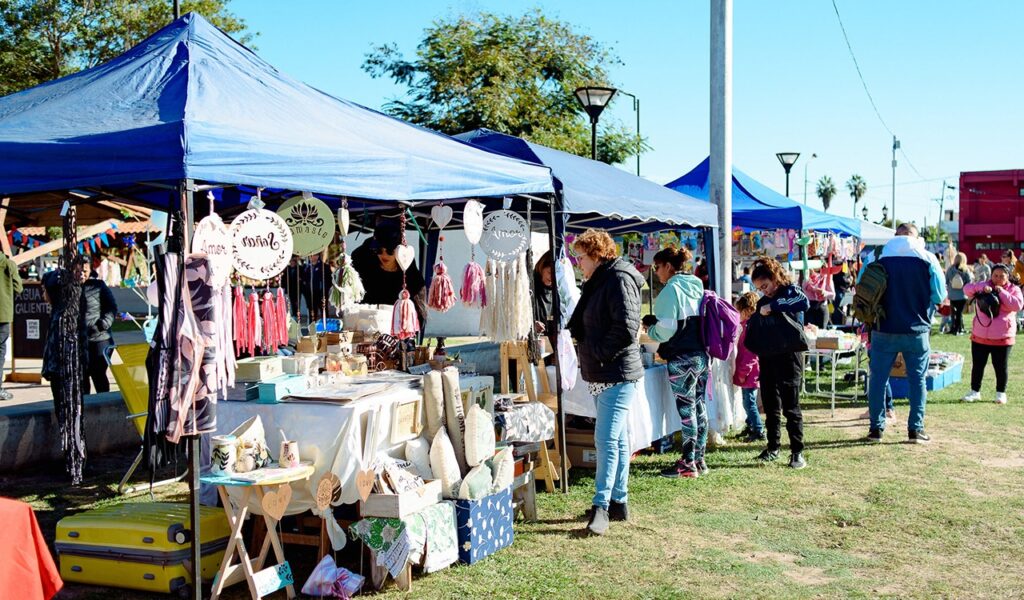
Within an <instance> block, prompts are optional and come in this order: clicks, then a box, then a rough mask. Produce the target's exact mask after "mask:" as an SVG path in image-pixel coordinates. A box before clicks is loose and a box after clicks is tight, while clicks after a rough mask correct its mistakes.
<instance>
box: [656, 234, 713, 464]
mask: <svg viewBox="0 0 1024 600" xmlns="http://www.w3.org/2000/svg"><path fill="white" fill-rule="evenodd" d="M691 257H692V255H691V254H690V251H689V250H688V249H686V248H665V249H664V250H661V251H659V252H658V253H657V254H655V255H654V273H655V275H657V276H658V280H659V281H660V282H661V283H662V284H664V286H665V287H664V288H663V289H662V290H661V293H660V294H658V298H657V300H655V302H654V314H653V315H647V316H646V317H644V319H643V324H644V327H645V328H646V330H647V335H649V336H650V337H651V339H653V340H654V341H656V342H661V345H660V346H658V354H659V355H660V356H661V358H662V359H664V360H665V361H667V362H668V380H669V384H670V385H671V386H672V394H673V395H674V396H675V400H676V409H677V410H678V411H679V419H680V421H681V422H682V437H683V453H682V457H681V458H680V459H679V460H678V461H677V462H676V463H675V464H673V465H672V466H671V467H669V468H667V469H665V470H663V471H662V472H661V475H662V476H663V477H669V478H673V479H674V478H678V477H686V478H695V477H698V476H700V475H703V474H706V473H707V472H708V467H707V464H706V463H705V462H704V450H705V448H706V446H707V440H708V414H707V406H706V403H705V402H706V399H705V395H706V391H707V383H708V373H709V370H710V368H709V360H708V353H707V350H706V349H705V346H704V341H703V335H702V333H701V325H702V323H701V301H702V299H703V298H704V285H703V282H701V280H700V279H698V278H697V277H695V276H693V275H690V274H688V273H686V272H684V268H685V267H686V265H687V263H688V262H689V261H690V258H691Z"/></svg>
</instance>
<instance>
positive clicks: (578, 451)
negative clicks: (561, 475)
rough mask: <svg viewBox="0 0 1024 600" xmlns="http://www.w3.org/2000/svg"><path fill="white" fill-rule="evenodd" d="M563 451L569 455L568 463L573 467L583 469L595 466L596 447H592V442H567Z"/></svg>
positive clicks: (594, 467)
mask: <svg viewBox="0 0 1024 600" xmlns="http://www.w3.org/2000/svg"><path fill="white" fill-rule="evenodd" d="M565 453H566V454H567V455H568V457H569V464H571V465H572V466H573V467H580V468H583V469H596V468H597V449H596V448H594V446H593V444H591V445H590V446H577V445H575V444H569V445H566V447H565Z"/></svg>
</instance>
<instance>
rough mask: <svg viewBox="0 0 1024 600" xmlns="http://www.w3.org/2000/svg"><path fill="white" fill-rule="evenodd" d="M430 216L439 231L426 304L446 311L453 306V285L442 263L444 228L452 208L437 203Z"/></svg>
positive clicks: (445, 266)
mask: <svg viewBox="0 0 1024 600" xmlns="http://www.w3.org/2000/svg"><path fill="white" fill-rule="evenodd" d="M430 218H431V219H433V220H434V223H435V224H436V225H437V227H438V229H440V230H441V233H440V234H439V235H438V247H437V262H436V263H435V264H434V278H433V279H432V280H431V281H430V294H429V295H428V297H427V306H429V307H430V308H432V309H434V310H436V311H438V312H448V311H449V310H451V308H452V307H453V306H455V287H454V286H453V285H452V278H451V277H449V276H448V266H447V265H445V264H444V228H445V226H446V225H448V223H450V222H451V220H452V208H451V207H450V206H443V205H440V204H439V205H437V206H435V207H434V208H433V209H431V211H430Z"/></svg>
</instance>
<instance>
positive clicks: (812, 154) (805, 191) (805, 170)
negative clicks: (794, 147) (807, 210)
mask: <svg viewBox="0 0 1024 600" xmlns="http://www.w3.org/2000/svg"><path fill="white" fill-rule="evenodd" d="M816 158H818V155H817V153H811V157H810V158H808V159H807V162H805V163H804V206H806V205H807V166H808V165H810V164H811V161H812V160H814V159H816Z"/></svg>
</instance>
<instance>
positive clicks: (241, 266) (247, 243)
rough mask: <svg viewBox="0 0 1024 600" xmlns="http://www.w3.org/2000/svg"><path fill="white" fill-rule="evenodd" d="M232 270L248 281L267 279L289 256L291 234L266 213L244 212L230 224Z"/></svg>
mask: <svg viewBox="0 0 1024 600" xmlns="http://www.w3.org/2000/svg"><path fill="white" fill-rule="evenodd" d="M231 238H232V245H233V246H234V261H235V270H237V271H238V272H239V274H241V275H242V276H243V277H248V278H249V279H270V278H271V277H274V276H276V275H278V274H279V273H280V272H281V271H283V270H284V268H285V267H286V266H287V265H288V261H289V260H290V259H291V257H292V232H291V230H290V229H288V225H287V224H286V223H285V222H284V219H282V218H281V217H279V216H277V215H276V214H274V213H273V212H271V211H269V210H263V209H259V210H247V211H245V212H244V213H242V214H240V215H238V216H237V217H236V218H235V220H234V221H232V222H231Z"/></svg>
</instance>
